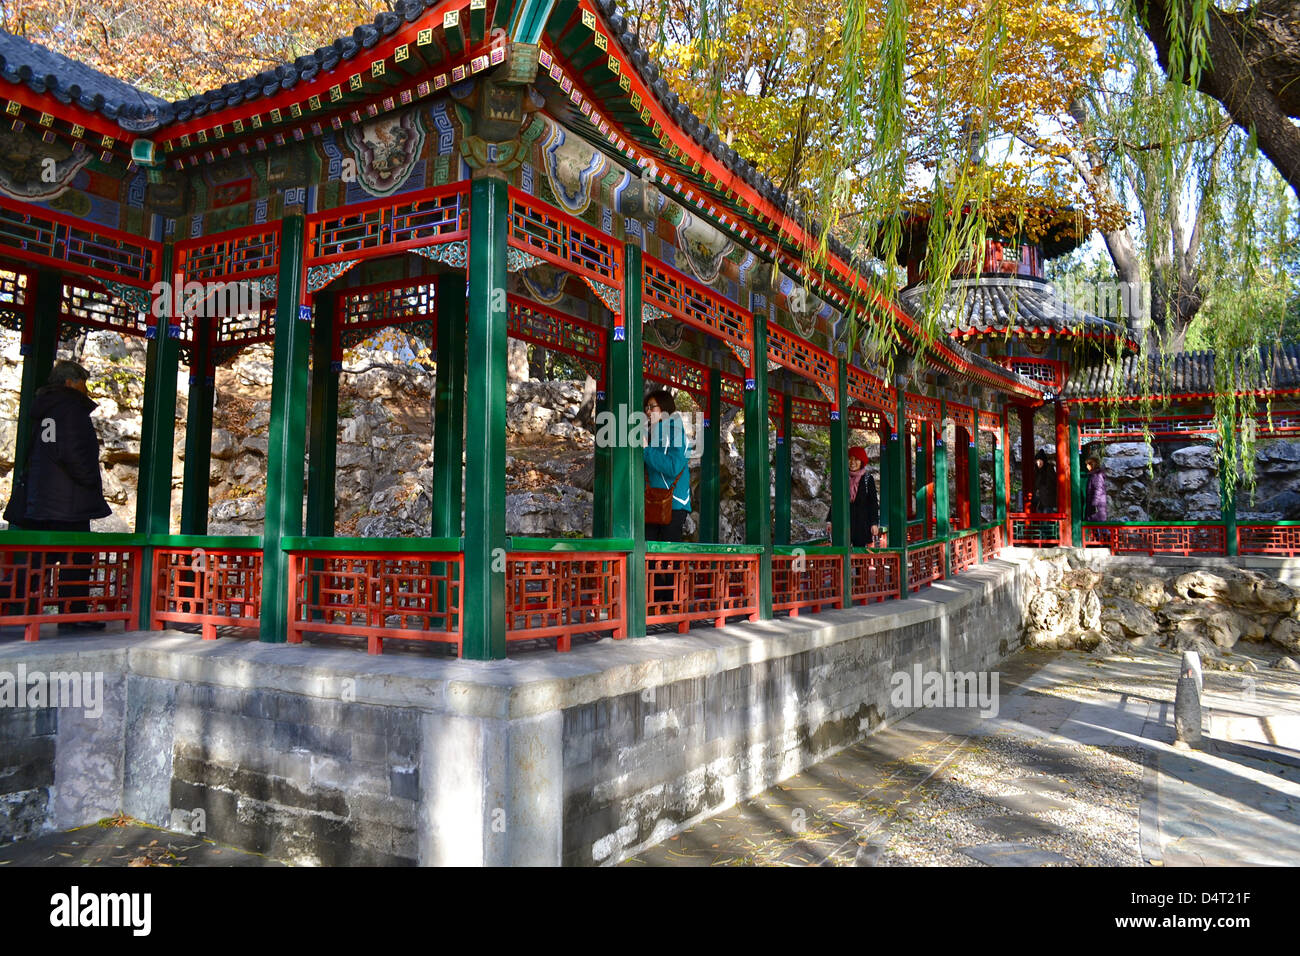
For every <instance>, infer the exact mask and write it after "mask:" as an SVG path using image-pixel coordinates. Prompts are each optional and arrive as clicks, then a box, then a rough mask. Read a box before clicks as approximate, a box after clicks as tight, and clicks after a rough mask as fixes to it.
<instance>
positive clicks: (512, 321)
mask: <svg viewBox="0 0 1300 956" xmlns="http://www.w3.org/2000/svg"><path fill="white" fill-rule="evenodd" d="M507 301H508V303H509V309H508V311H507V314H506V327H507V329H508V331H509V333H510V335H512V336H514V337H515V338H517V339H522V340H524V341H525V342H532V343H533V344H534V345H541V346H544V347H545V348H548V349H555V350H557V351H560V352H565V353H567V354H569V355H574V356H577V357H578V358H585V359H589V360H590V361H592V362H596V363H597V364H598V365H599V366H600V367H601V368H602V369H603V368H604V367H605V330H604V329H603V328H601V327H600V326H598V325H593V324H592V323H590V322H585V321H583V320H582V319H579V318H577V317H576V316H572V315H566V314H565V313H563V312H560V311H558V310H556V309H550V308H547V307H546V306H544V305H540V304H538V303H536V302H533V301H531V300H529V299H525V298H522V297H520V296H514V295H512V296H510V297H509V298H508V300H507ZM647 362H648V360H647ZM706 375H707V370H706ZM705 381H706V382H707V378H706V379H705ZM683 387H685V386H683Z"/></svg>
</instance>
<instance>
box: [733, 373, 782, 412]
mask: <svg viewBox="0 0 1300 956" xmlns="http://www.w3.org/2000/svg"><path fill="white" fill-rule="evenodd" d="M720 378H721V382H722V401H723V402H724V403H726V404H727V405H734V406H736V407H737V408H744V406H745V383H744V381H743V380H742V379H741V378H740V377H739V376H736V375H732V374H730V373H728V372H723V373H722V375H721V376H720ZM771 407H772V403H771V402H768V408H769V410H770V409H771Z"/></svg>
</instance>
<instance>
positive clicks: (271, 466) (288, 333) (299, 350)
mask: <svg viewBox="0 0 1300 956" xmlns="http://www.w3.org/2000/svg"><path fill="white" fill-rule="evenodd" d="M303 232H304V230H303V218H302V215H301V214H295V215H290V216H285V217H284V220H283V221H282V222H281V223H280V273H279V277H278V289H279V291H278V292H277V294H276V300H275V344H274V355H273V358H272V372H271V421H270V424H269V426H268V427H267V433H266V437H267V446H268V448H267V454H266V518H265V520H264V521H263V524H262V627H261V632H262V640H263V641H266V642H268V643H273V644H280V643H283V642H284V640H285V639H286V636H287V634H288V625H289V614H290V613H291V609H290V607H289V568H288V564H289V562H288V560H287V558H286V556H285V554H284V551H283V550H281V547H280V541H281V539H282V538H286V537H292V536H295V535H300V534H302V505H303V501H302V496H303V479H304V477H305V471H306V457H307V448H306V445H307V440H306V439H307V384H308V381H307V360H308V358H309V356H310V345H311V321H310V320H311V312H310V310H309V309H308V307H307V306H305V305H303V304H302V271H303V269H302V266H303Z"/></svg>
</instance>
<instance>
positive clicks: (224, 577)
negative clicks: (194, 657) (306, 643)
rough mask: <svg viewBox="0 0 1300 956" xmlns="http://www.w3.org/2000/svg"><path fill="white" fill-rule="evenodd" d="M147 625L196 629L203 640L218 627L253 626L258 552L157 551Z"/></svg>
mask: <svg viewBox="0 0 1300 956" xmlns="http://www.w3.org/2000/svg"><path fill="white" fill-rule="evenodd" d="M153 602H154V604H153V612H152V614H151V626H152V627H153V628H154V629H155V630H157V629H158V628H160V627H162V626H163V625H164V624H199V625H201V626H202V628H203V639H204V640H205V641H210V640H215V639H216V636H217V628H218V627H257V626H258V624H259V615H260V614H261V608H262V552H261V551H258V550H254V549H251V548H212V549H206V548H189V549H185V548H156V549H155V550H154V570H153Z"/></svg>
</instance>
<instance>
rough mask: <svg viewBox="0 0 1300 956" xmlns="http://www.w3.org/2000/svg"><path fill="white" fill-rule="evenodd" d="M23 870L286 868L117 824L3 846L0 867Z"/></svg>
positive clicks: (123, 821)
mask: <svg viewBox="0 0 1300 956" xmlns="http://www.w3.org/2000/svg"><path fill="white" fill-rule="evenodd" d="M104 824H108V825H104ZM23 866H100V867H115V866H125V867H137V866H199V867H211V866H241V867H242V866H285V864H284V863H281V862H280V861H278V860H272V859H270V858H269V857H265V856H262V855H260V854H257V853H249V852H247V851H245V850H238V849H235V848H234V847H229V846H222V845H220V844H217V843H213V842H212V841H211V840H204V839H203V838H202V837H196V836H192V835H190V834H187V833H177V832H175V831H172V830H163V829H160V828H158V827H151V826H148V825H145V824H141V823H138V822H136V821H134V820H129V819H127V818H117V819H114V820H110V821H101V822H100V823H98V824H91V825H90V826H85V827H77V828H76V829H74V830H64V831H61V832H58V833H47V834H44V835H43V836H39V837H35V838H33V839H31V840H23V841H21V842H19V843H10V844H8V845H7V846H0V867H23Z"/></svg>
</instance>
